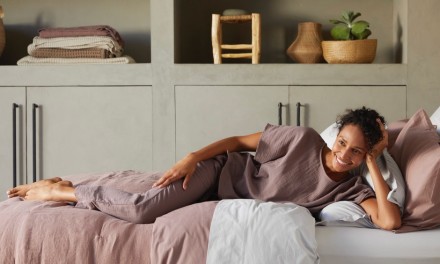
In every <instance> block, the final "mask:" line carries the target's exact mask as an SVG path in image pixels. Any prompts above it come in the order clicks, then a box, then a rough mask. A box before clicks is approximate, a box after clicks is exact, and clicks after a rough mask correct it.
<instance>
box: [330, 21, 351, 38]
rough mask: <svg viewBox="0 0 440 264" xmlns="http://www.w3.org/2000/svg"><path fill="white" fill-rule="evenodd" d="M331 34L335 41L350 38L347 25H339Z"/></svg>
mask: <svg viewBox="0 0 440 264" xmlns="http://www.w3.org/2000/svg"><path fill="white" fill-rule="evenodd" d="M330 34H331V36H332V38H333V39H335V40H348V39H349V38H350V29H349V28H348V27H347V26H346V25H345V24H339V25H336V26H334V27H333V28H332V30H331V31H330Z"/></svg>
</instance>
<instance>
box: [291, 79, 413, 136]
mask: <svg viewBox="0 0 440 264" xmlns="http://www.w3.org/2000/svg"><path fill="white" fill-rule="evenodd" d="M289 102H291V106H293V107H290V111H291V114H290V116H292V117H293V119H294V120H295V124H296V122H297V117H298V112H299V119H300V124H301V125H302V126H308V127H313V128H314V129H315V130H316V131H318V132H321V131H323V130H324V129H325V128H327V127H328V126H329V125H330V124H332V123H333V122H335V121H336V117H337V116H338V115H339V114H343V113H344V111H345V110H346V109H350V108H351V109H353V108H359V107H362V106H365V107H368V108H372V109H375V110H377V111H378V112H379V113H380V114H382V115H383V116H384V117H385V120H387V121H390V122H391V121H396V120H400V119H403V118H404V117H405V113H406V87H405V86H364V85H361V86H290V88H289ZM297 103H299V104H300V107H299V109H298V108H297V107H296V105H297Z"/></svg>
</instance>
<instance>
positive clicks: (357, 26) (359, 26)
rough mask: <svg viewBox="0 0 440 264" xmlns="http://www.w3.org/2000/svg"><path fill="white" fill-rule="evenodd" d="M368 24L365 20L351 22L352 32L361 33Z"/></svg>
mask: <svg viewBox="0 0 440 264" xmlns="http://www.w3.org/2000/svg"><path fill="white" fill-rule="evenodd" d="M369 26H370V24H369V23H368V22H367V21H363V20H361V21H358V22H355V23H353V25H352V27H351V31H352V33H353V34H361V33H362V32H363V31H364V30H366V29H367V28H368V27H369Z"/></svg>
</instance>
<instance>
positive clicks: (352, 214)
mask: <svg viewBox="0 0 440 264" xmlns="http://www.w3.org/2000/svg"><path fill="white" fill-rule="evenodd" d="M316 225H324V226H353V227H367V228H376V226H375V225H374V224H373V222H372V221H371V220H370V218H369V217H368V215H367V214H366V213H365V211H364V210H363V209H362V207H361V206H359V205H357V204H356V203H354V202H350V201H340V202H335V203H332V204H329V205H327V206H326V207H324V209H322V210H321V212H320V213H319V222H317V223H316Z"/></svg>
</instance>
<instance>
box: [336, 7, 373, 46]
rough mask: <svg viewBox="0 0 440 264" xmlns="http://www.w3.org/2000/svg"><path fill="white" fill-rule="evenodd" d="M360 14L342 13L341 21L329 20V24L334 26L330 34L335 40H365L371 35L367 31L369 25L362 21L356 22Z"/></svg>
mask: <svg viewBox="0 0 440 264" xmlns="http://www.w3.org/2000/svg"><path fill="white" fill-rule="evenodd" d="M360 16H361V13H359V12H356V13H354V12H353V11H344V12H342V16H341V20H336V19H331V20H330V22H331V23H333V24H335V26H333V28H332V29H331V31H330V34H331V36H332V38H333V39H335V40H355V39H366V38H368V36H370V35H371V31H370V29H369V27H370V23H368V22H367V21H364V20H359V21H356V22H355V20H356V18H358V17H360Z"/></svg>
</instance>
